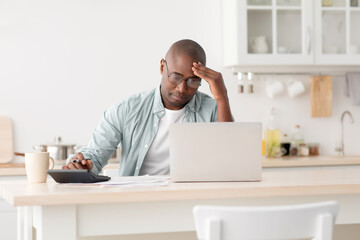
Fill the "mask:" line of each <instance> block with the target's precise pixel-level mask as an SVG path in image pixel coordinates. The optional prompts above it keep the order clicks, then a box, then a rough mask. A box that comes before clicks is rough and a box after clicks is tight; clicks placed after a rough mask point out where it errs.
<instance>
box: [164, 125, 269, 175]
mask: <svg viewBox="0 0 360 240" xmlns="http://www.w3.org/2000/svg"><path fill="white" fill-rule="evenodd" d="M169 138H170V175H171V180H172V181H175V182H187V181H260V180H261V170H262V161H261V151H262V147H261V140H262V124H261V123H257V122H256V123H253V122H252V123H234V122H216V123H176V124H172V125H171V126H170V128H169Z"/></svg>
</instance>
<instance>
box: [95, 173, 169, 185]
mask: <svg viewBox="0 0 360 240" xmlns="http://www.w3.org/2000/svg"><path fill="white" fill-rule="evenodd" d="M169 180H170V177H169V176H149V175H145V176H131V177H112V178H111V180H109V181H107V182H99V183H97V184H100V185H101V186H104V187H108V186H167V185H168V184H169Z"/></svg>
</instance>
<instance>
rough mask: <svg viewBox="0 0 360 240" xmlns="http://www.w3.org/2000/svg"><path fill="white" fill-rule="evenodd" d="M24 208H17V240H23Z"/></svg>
mask: <svg viewBox="0 0 360 240" xmlns="http://www.w3.org/2000/svg"><path fill="white" fill-rule="evenodd" d="M24 208H25V207H17V239H18V240H24Z"/></svg>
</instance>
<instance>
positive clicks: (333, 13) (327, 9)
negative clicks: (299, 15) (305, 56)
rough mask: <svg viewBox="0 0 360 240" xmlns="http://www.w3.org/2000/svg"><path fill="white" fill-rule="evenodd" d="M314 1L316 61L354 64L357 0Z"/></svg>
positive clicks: (358, 48)
mask: <svg viewBox="0 0 360 240" xmlns="http://www.w3.org/2000/svg"><path fill="white" fill-rule="evenodd" d="M317 4H318V5H317V6H316V7H315V9H316V14H317V17H316V19H317V22H318V27H317V29H318V30H319V32H320V34H319V37H318V38H319V40H320V41H319V42H318V44H317V45H318V50H317V56H316V57H317V59H318V60H319V63H320V64H355V62H354V61H358V60H359V57H360V31H359V29H360V28H359V26H360V7H359V1H358V0H321V1H319V2H318V3H317ZM353 57H355V58H353Z"/></svg>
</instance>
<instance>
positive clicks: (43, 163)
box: [25, 152, 55, 183]
mask: <svg viewBox="0 0 360 240" xmlns="http://www.w3.org/2000/svg"><path fill="white" fill-rule="evenodd" d="M49 161H50V162H51V168H50V169H53V168H54V165H55V163H54V159H53V158H52V157H50V153H48V152H32V153H25V169H26V176H27V179H28V182H29V183H45V182H46V178H47V172H46V171H47V170H48V169H49V165H50V164H49Z"/></svg>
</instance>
